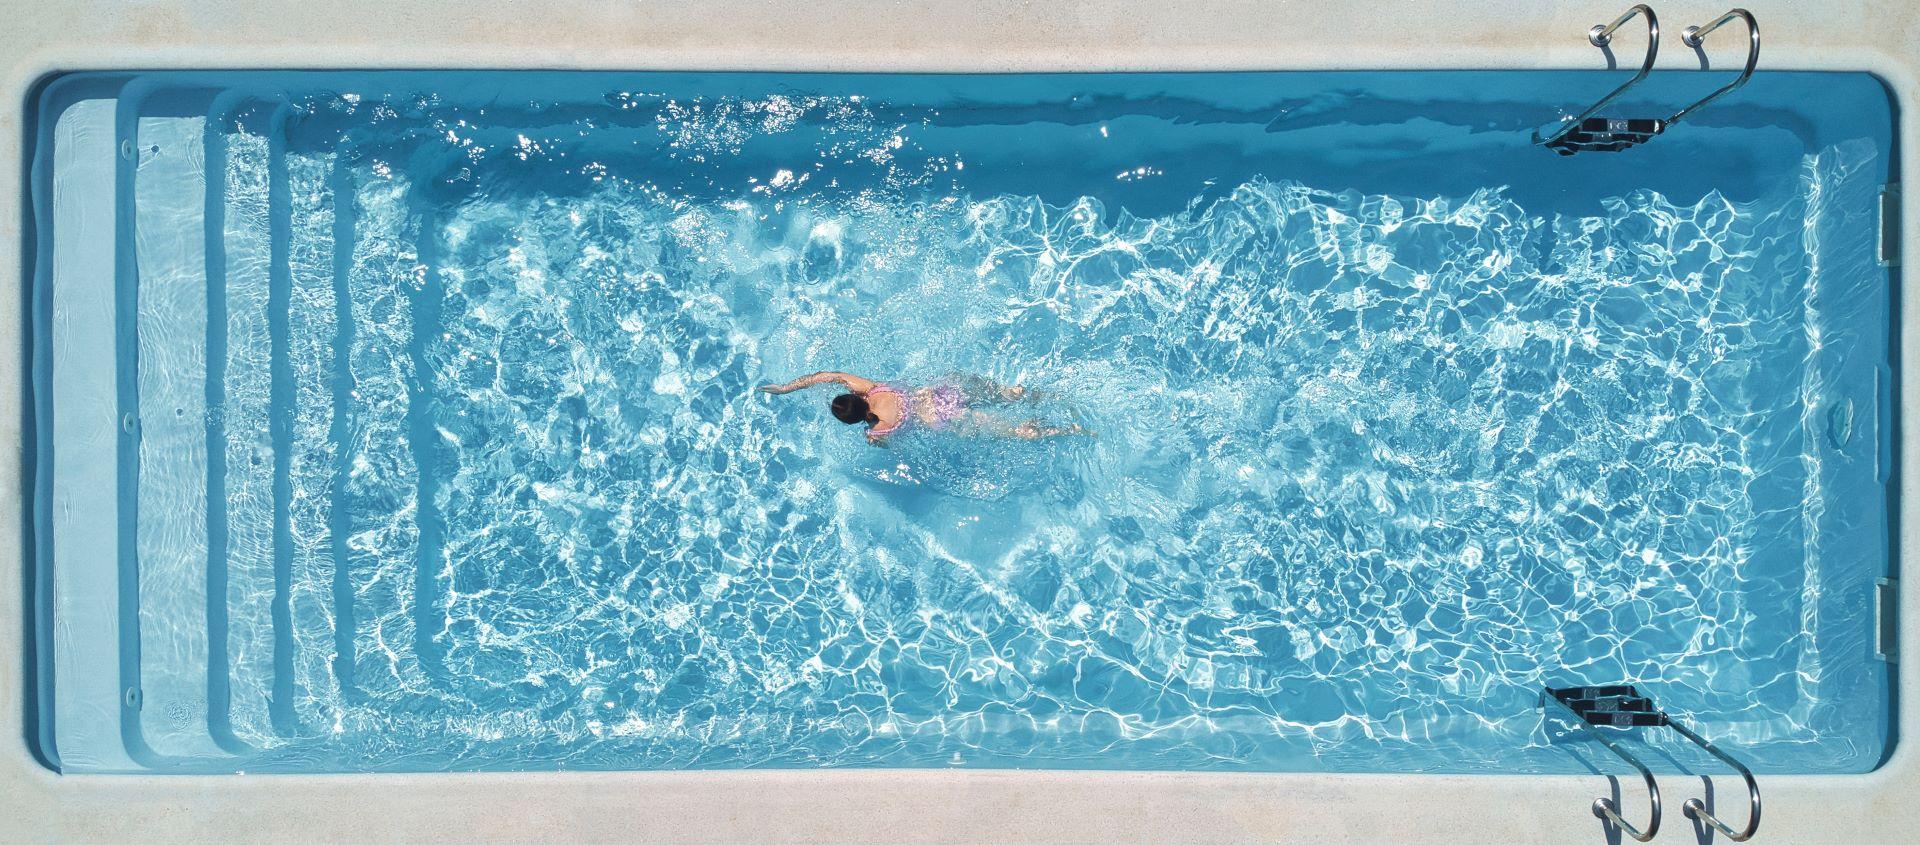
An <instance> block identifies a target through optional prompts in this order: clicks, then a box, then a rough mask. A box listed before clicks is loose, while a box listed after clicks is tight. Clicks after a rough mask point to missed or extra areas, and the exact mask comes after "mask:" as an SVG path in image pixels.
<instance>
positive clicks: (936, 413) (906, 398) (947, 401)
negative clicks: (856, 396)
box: [867, 384, 967, 440]
mask: <svg viewBox="0 0 1920 845" xmlns="http://www.w3.org/2000/svg"><path fill="white" fill-rule="evenodd" d="M907 391H908V388H903V387H900V386H899V385H893V384H875V385H874V386H873V389H872V390H870V391H868V392H867V398H868V399H869V400H871V399H872V398H873V396H874V395H875V394H880V393H886V394H891V395H893V396H896V397H898V398H899V399H900V419H899V421H897V422H895V423H894V424H893V425H885V426H880V425H877V426H874V427H873V428H870V429H867V439H868V440H878V439H880V438H882V437H886V436H887V435H890V434H894V433H897V432H899V431H900V430H901V429H903V428H906V427H907V423H909V422H911V421H912V420H913V398H912V397H911V396H910V395H909V394H908V392H907ZM927 399H928V400H929V404H930V405H932V407H931V409H930V411H931V414H930V416H929V418H928V419H926V424H927V427H928V428H933V429H940V428H945V427H946V426H947V423H950V422H953V421H954V420H957V419H959V418H960V415H961V414H964V413H966V411H967V395H966V394H965V393H961V392H960V388H957V387H954V386H953V385H950V384H940V385H935V386H933V387H932V388H929V389H928V390H927Z"/></svg>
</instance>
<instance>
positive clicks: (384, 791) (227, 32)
mask: <svg viewBox="0 0 1920 845" xmlns="http://www.w3.org/2000/svg"><path fill="white" fill-rule="evenodd" d="M0 3H4V15H5V19H6V20H7V21H8V26H7V27H6V28H5V29H4V30H0V56H4V57H6V58H5V59H0V62H4V71H3V72H0V82H3V83H4V87H5V89H6V91H7V92H8V96H9V97H10V102H12V103H13V104H14V105H13V106H12V107H10V108H7V109H4V110H0V154H4V157H5V158H6V159H7V160H8V161H11V162H14V166H11V167H7V168H0V193H4V194H7V195H9V196H11V197H12V198H13V201H12V202H11V203H9V204H8V205H7V206H6V207H5V208H4V210H0V232H4V233H5V234H6V235H8V236H10V237H11V238H12V240H13V242H14V243H16V244H18V243H19V238H20V235H21V217H20V214H21V210H22V202H21V192H22V183H21V176H22V172H23V167H22V166H21V165H20V156H21V140H22V138H21V129H22V127H21V119H22V106H23V104H24V103H25V102H26V99H27V92H28V90H29V89H30V88H31V86H32V85H34V83H35V81H36V80H38V79H40V78H41V77H42V76H44V75H46V74H48V73H52V72H58V71H63V70H78V69H115V68H186V67H192V68H226V67H254V68H293V67H306V68H348V67H359V68H403V67H404V68H441V67H473V68H602V69H636V70H638V69H647V70H790V71H797V70H812V71H922V72H927V71H933V72H959V71H974V72H1006V71H1075V70H1078V71H1096V70H1106V71H1125V70H1229V69H1230V70H1283V69H1299V70H1306V69H1329V68H1368V69H1398V68H1408V69H1412V68H1424V69H1437V68H1578V69H1597V68H1599V67H1602V64H1601V59H1600V57H1599V56H1597V55H1596V54H1595V52H1596V51H1594V50H1593V48H1592V47H1590V46H1589V45H1587V44H1586V42H1585V39H1584V38H1583V37H1582V36H1583V34H1584V33H1585V31H1586V29H1587V27H1589V26H1591V25H1592V24H1593V23H1595V22H1598V21H1599V20H1600V19H1601V18H1603V17H1608V16H1610V15H1612V14H1615V13H1617V12H1618V11H1619V10H1620V8H1623V7H1624V6H1625V5H1626V4H1625V3H1607V4H1584V3H1583V4H1526V5H1525V6H1524V7H1519V8H1494V7H1490V6H1486V5H1484V4H1473V3H1465V2H1453V3H1439V2H1415V3H1406V4H1384V3H1348V4H1335V3H1305V2H1297V1H1296V0H1265V2H1249V1H1248V0H1218V1H1217V2H1206V0H1173V1H1172V2H1164V3H1158V4H1152V3H1126V2H1119V1H1118V0H1080V2H1074V3H1051V4H1042V3H1029V2H965V0H950V2H929V0H901V2H887V0H841V2H835V0H821V2H816V3H811V4H782V5H779V6H777V7H776V6H775V5H774V4H768V3H756V2H747V0H711V2H685V1H684V0H675V2H640V0H625V2H616V0H548V1H547V2H520V1H519V0H462V2H452V0H415V1H414V2H407V3H393V2H370V1H369V0H334V2H328V3H300V2H289V1H288V0H263V1H262V2H253V3H244V2H232V0H204V2H198V3H189V2H185V1H184V0H146V1H145V2H135V0H121V2H113V0H74V2H65V3H49V2H31V0H0ZM1536 5H1537V6H1538V7H1537V8H1536V7H1535V6H1536ZM1724 9H1725V4H1724V3H1718V2H1716V3H1712V4H1706V3H1701V2H1698V0H1683V2H1680V3H1675V4H1667V3H1660V4H1656V10H1657V11H1658V12H1659V13H1660V14H1661V15H1662V16H1663V17H1664V19H1665V23H1666V24H1667V28H1668V30H1669V36H1668V37H1669V38H1670V39H1672V40H1673V41H1674V42H1677V41H1678V38H1677V35H1678V30H1679V29H1680V28H1683V27H1684V26H1686V25H1688V24H1691V23H1699V22H1704V21H1706V20H1708V19H1710V18H1712V17H1713V16H1715V15H1718V14H1719V13H1720V12H1722V11H1724ZM1753 9H1754V11H1755V13H1756V14H1757V15H1758V16H1759V18H1760V19H1761V25H1762V27H1763V28H1764V29H1765V32H1766V50H1765V53H1764V55H1763V57H1762V63H1761V67H1762V68H1763V69H1769V70H1780V69H1795V70H1856V71H1869V72H1872V73H1875V74H1877V75H1879V76H1880V77H1881V78H1882V79H1883V80H1885V81H1886V82H1887V83H1888V85H1889V86H1890V87H1891V88H1892V89H1893V91H1894V92H1895V95H1896V98H1897V100H1898V103H1897V106H1896V107H1897V108H1899V107H1902V106H1906V104H1908V103H1909V102H1911V101H1912V100H1913V98H1914V95H1915V93H1916V92H1920V82H1917V80H1920V6H1916V5H1915V4H1913V3H1911V2H1910V1H1908V2H1895V1H1894V0H1854V2H1806V3H1794V4H1789V3H1762V4H1758V5H1755V6H1753ZM1733 61H1735V58H1734V57H1731V56H1729V57H1726V58H1723V59H1717V62H1716V63H1720V62H1724V63H1726V64H1731V63H1732V62H1733ZM1694 66H1695V65H1694V59H1693V57H1692V56H1690V55H1688V54H1687V51H1686V50H1685V49H1684V48H1680V47H1676V46H1672V45H1671V44H1670V45H1669V46H1668V56H1667V57H1666V58H1665V59H1664V60H1663V62H1662V64H1661V67H1662V68H1663V69H1668V68H1671V69H1676V70H1678V69H1686V68H1691V67H1694ZM1897 120H1898V121H1899V128H1898V135H1899V139H1900V141H1901V142H1903V146H1904V147H1905V148H1906V149H1915V148H1916V144H1920V125H1916V122H1915V120H1914V118H1913V115H1912V114H1911V112H1910V110H1909V109H1907V108H1899V113H1898V114H1897ZM1916 194H1920V192H1915V191H1907V192H1905V194H1904V197H1903V200H1902V202H1903V204H1904V205H1903V208H1904V217H1903V220H1904V221H1905V222H1904V226H1903V231H1902V232H1901V238H1902V243H1903V251H1904V253H1905V254H1907V255H1920V226H1916V222H1915V221H1920V197H1917V196H1916ZM20 259H21V252H20V250H18V249H11V250H7V251H5V252H4V254H0V273H5V274H8V276H7V277H9V278H13V279H19V278H20V270H21V268H20ZM22 293H24V291H22ZM0 301H3V302H4V304H0V309H4V311H5V317H6V319H5V320H4V322H0V334H4V336H5V340H6V341H7V342H6V343H5V344H4V345H3V346H0V348H4V350H5V352H4V353H0V354H3V355H4V356H5V363H4V366H0V383H3V384H4V388H5V389H4V397H5V398H4V399H3V400H0V402H3V403H4V410H5V411H6V413H4V414H0V427H4V432H5V436H6V437H7V438H10V439H11V442H14V443H20V442H21V437H22V416H21V414H22V406H21V402H22V399H23V391H24V385H23V384H22V382H21V377H22V374H23V372H24V362H23V360H22V358H21V355H22V348H21V344H20V338H19V335H18V332H19V331H20V328H21V321H22V319H23V317H24V314H23V311H22V308H23V306H24V298H23V297H22V296H14V297H7V298H5V299H4V300H0ZM1901 308H1902V315H1901V319H1902V321H1903V324H1913V323H1914V321H1915V318H1916V317H1920V301H1917V300H1916V298H1913V297H1908V298H1905V299H1904V300H1903V301H1902V303H1901ZM1900 342H1901V349H1900V353H1899V354H1900V356H1901V362H1902V367H1903V375H1902V376H1901V382H1902V390H1903V391H1905V392H1904V393H1903V394H1902V395H1903V397H1907V398H1904V399H1903V407H1913V401H1912V399H1911V397H1912V396H1913V395H1914V392H1913V391H1912V390H1911V389H1910V388H1911V387H1913V386H1914V385H1915V384H1916V380H1915V378H1914V376H1913V375H1912V373H1913V372H1915V371H1916V365H1920V339H1916V337H1915V335H1914V333H1912V332H1903V333H1902V335H1901V337H1900ZM1903 436H1904V439H1903V442H1902V446H1901V454H1902V455H1903V460H1904V461H1908V462H1911V461H1912V460H1913V458H1914V457H1915V456H1916V455H1920V452H1917V451H1916V447H1920V433H1916V432H1915V431H1914V430H1912V429H1908V430H1907V431H1906V432H1905V433H1904V435H1903ZM0 471H3V472H5V473H7V474H9V475H10V476H11V477H12V478H13V479H14V484H15V488H14V489H16V490H18V489H21V488H20V482H21V472H22V464H21V452H20V450H18V449H10V450H7V451H6V453H5V455H4V457H0ZM1917 490H1920V488H1916V486H1915V484H1914V481H1913V478H1912V476H1911V475H1908V476H1904V477H1903V478H1902V481H1901V492H1902V496H1901V513H1900V526H1901V528H1900V546H1901V548H1902V549H1903V550H1904V549H1911V548H1914V544H1915V541H1916V540H1920V529H1917V528H1916V525H1920V520H1916V519H1915V518H1914V517H1915V516H1916V515H1920V505H1916V502H1920V496H1916V495H1915V493H1916V492H1917ZM21 505H22V501H21V498H20V497H19V496H17V495H16V496H14V497H12V498H10V499H8V500H7V505H6V506H7V507H8V508H9V510H10V513H9V516H10V517H11V519H9V520H7V521H6V522H5V526H4V527H0V548H4V549H6V550H7V551H6V552H5V554H4V555H3V557H5V558H6V559H5V560H4V561H0V664H3V665H4V667H5V670H4V672H0V796H5V799H4V806H5V809H6V810H8V811H9V812H7V813H6V814H5V815H4V817H0V841H58V842H82V841H129V842H158V841H181V842H213V841H218V842H228V841H233V842H238V841H264V840H273V841H276V842H286V841H340V840H350V839H352V840H359V839H371V840H375V841H403V840H404V841H440V840H449V841H532V840H548V839H565V840H578V841H625V842H631V841H656V840H674V841H713V842H741V841H756V842H789V841H791V842H811V841H831V842H875V843H898V842H902V841H936V842H981V841H1034V842H1042V841H1045V842H1114V841H1143V842H1166V841H1175V840H1179V841H1210V842H1237V841H1249V840H1275V841H1300V842H1377V841H1383V840H1391V841H1398V842H1409V843H1411V842H1456V841H1459V840H1460V839H1461V838H1462V834H1463V833H1469V834H1471V835H1472V836H1473V838H1475V839H1478V840H1481V841H1489V842H1549V841H1551V842H1582V841H1590V842H1601V841H1607V839H1606V837H1605V834H1604V831H1603V829H1602V828H1601V825H1600V823H1599V821H1598V820H1597V819H1595V818H1593V817H1592V816H1591V815H1589V814H1588V813H1587V810H1586V807H1587V805H1588V804H1589V803H1590V802H1591V801H1592V799H1593V797H1594V796H1596V795H1601V794H1607V793H1608V791H1609V785H1608V783H1607V782H1606V780H1604V779H1602V778H1599V777H1594V776H1552V777H1538V776H1527V777H1514V776H1495V775H1484V776H1454V775H1415V776H1403V775H1284V774H1275V775H1264V774H1203V773H1173V772H1166V773H1152V772H1144V773H1135V772H1021V771H982V772H969V771H932V770H924V771H895V770H862V771H763V772H759V771H750V772H651V773H649V772H633V773H593V774H588V773H564V772H563V773H528V774H449V775H379V776H357V775H333V776H271V777H245V776H216V777H193V776H125V777H121V776H67V777H62V776H58V775H55V774H53V773H52V772H51V771H49V770H48V769H46V768H45V767H44V766H42V765H40V764H39V763H38V762H37V761H36V760H35V759H34V758H33V757H32V755H31V754H30V752H29V751H28V749H27V746H26V742H25V730H26V727H25V725H24V724H23V717H24V714H25V705H24V702H23V693H24V678H25V671H26V670H25V666H24V662H23V660H22V658H23V641H22V634H23V624H24V623H23V619H22V611H23V609H24V602H23V597H22V593H21V590H22V586H23V584H22V574H23V572H24V560H23V558H22V553H23V551H24V549H23V547H22V542H23V538H22V536H21V527H22V525H23V524H24V518H25V517H24V514H22V513H21ZM1901 557H1902V559H1903V560H1904V558H1905V557H1906V555H1905V554H1904V552H1903V553H1902V554H1901ZM1896 566H1897V564H1896ZM1905 593H1906V594H1905V596H1903V598H1902V606H1901V608H1900V628H1901V636H1902V637H1903V638H1904V639H1906V640H1907V641H1909V642H1916V641H1920V639H1916V638H1920V600H1916V593H1920V591H1915V590H1908V591H1905ZM1916 674H1917V673H1914V672H1902V673H1900V676H1899V678H1898V679H1897V685H1898V689H1899V692H1900V696H1899V698H1900V699H1903V700H1906V701H1915V700H1920V678H1916ZM1915 709H1916V708H1912V707H1903V708H1901V709H1900V711H1899V713H1898V714H1897V719H1898V727H1897V732H1898V733H1899V734H1902V735H1907V736H1914V735H1920V717H1917V716H1916V715H1915ZM1911 746H1912V743H1907V742H1901V743H1899V744H1897V745H1896V747H1895V752H1894V754H1893V756H1892V758H1891V759H1890V760H1888V762H1887V763H1886V765H1884V766H1882V767H1881V768H1880V769H1878V770H1876V771H1874V772H1871V773H1868V774H1864V775H1836V776H1802V777H1793V776H1775V777H1770V778H1768V779H1767V782H1766V784H1765V786H1764V788H1765V789H1766V790H1767V820H1766V825H1765V828H1764V830H1763V833H1762V836H1763V837H1765V841H1770V842H1885V841H1897V840H1898V839H1899V838H1900V834H1897V833H1895V832H1894V831H1903V830H1907V829H1910V828H1912V827H1913V826H1915V825H1916V824H1920V805H1916V803H1915V802H1914V801H1913V800H1912V797H1911V796H1912V795H1913V794H1914V792H1915V790H1916V788H1920V751H1916V750H1915V749H1913V748H1912V747H1911ZM1716 787H1717V788H1716V793H1717V794H1718V795H1720V796H1722V798H1723V803H1725V800H1726V797H1727V796H1733V795H1735V794H1737V787H1736V786H1735V785H1734V782H1733V781H1731V780H1730V779H1723V780H1721V781H1719V782H1718V783H1717V784H1716ZM1669 792H1670V796H1669V800H1670V801H1674V802H1678V801H1681V800H1684V799H1685V798H1687V797H1693V796H1697V795H1700V794H1701V792H1702V788H1701V785H1700V784H1699V783H1698V782H1697V781H1696V782H1684V781H1681V780H1679V779H1672V780H1671V781H1670V786H1669ZM1631 800H1633V799H1629V801H1631ZM1638 809H1639V808H1638V807H1637V806H1633V805H1630V812H1634V811H1637V810H1638ZM1676 809H1677V808H1676ZM1668 825H1669V827H1668V829H1667V830H1666V831H1665V836H1664V837H1663V838H1662V840H1660V841H1669V842H1679V841H1687V840H1688V838H1689V836H1690V835H1691V834H1692V830H1691V829H1690V828H1689V825H1688V824H1687V821H1686V820H1685V819H1684V818H1683V817H1681V816H1679V815H1678V814H1677V812H1676V813H1673V814H1671V815H1670V818H1669V821H1668Z"/></svg>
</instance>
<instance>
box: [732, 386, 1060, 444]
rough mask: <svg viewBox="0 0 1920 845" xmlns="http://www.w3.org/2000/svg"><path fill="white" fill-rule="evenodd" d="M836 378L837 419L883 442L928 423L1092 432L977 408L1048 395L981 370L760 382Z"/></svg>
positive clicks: (991, 430)
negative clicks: (908, 379)
mask: <svg viewBox="0 0 1920 845" xmlns="http://www.w3.org/2000/svg"><path fill="white" fill-rule="evenodd" d="M827 382H833V383H835V384H839V385H842V386H844V387H846V389H847V392H846V393H842V394H840V395H839V396H835V397H833V402H832V403H831V404H829V406H828V407H829V408H831V409H832V410H833V416H834V418H835V419H838V420H839V421H841V422H843V423H846V424H848V425H853V424H855V423H862V422H864V423H866V424H867V442H869V443H873V444H876V445H877V444H880V443H884V442H885V441H886V439H887V437H888V436H889V435H892V434H897V433H899V432H900V431H901V430H903V429H905V428H907V427H909V426H913V425H921V426H925V427H927V428H929V429H945V428H956V429H962V430H964V431H966V432H967V433H984V434H993V435H998V436H1002V437H1018V438H1020V439H1022V440H1038V439H1040V438H1042V437H1058V436H1060V435H1063V434H1090V433H1091V432H1089V431H1087V430H1086V429H1084V428H1081V427H1080V426H1078V425H1068V426H1064V427H1062V426H1050V425H1047V424H1046V423H1045V422H1044V421H1042V420H1038V419H1030V420H1027V421H1025V422H1021V423H1018V424H1014V423H1010V422H1008V421H1007V420H1004V419H1001V418H1000V417H998V416H995V415H993V414H988V413H984V412H982V411H979V410H977V409H976V406H979V405H992V404H1009V403H1013V402H1019V401H1023V400H1037V399H1043V398H1045V396H1044V395H1043V394H1041V393H1039V392H1038V391H1033V390H1028V389H1026V388H1024V387H1020V386H1019V385H1014V386H1012V387H1007V386H1003V385H998V384H994V383H993V382H991V381H988V380H986V379H984V378H980V377H979V376H961V375H956V376H950V377H948V378H946V379H944V380H942V381H941V382H939V383H937V384H934V385H932V386H930V387H910V386H907V385H900V384H889V383H885V382H877V381H872V380H869V379H864V378H861V377H859V376H856V375H852V374H850V373H832V372H821V373H814V374H813V375H810V376H801V377H800V378H797V379H794V380H793V381H790V382H787V383H786V384H769V385H765V386H763V387H761V388H760V389H761V390H764V391H766V392H768V393H775V394H779V393H792V392H794V391H796V390H800V389H802V388H808V387H813V386H814V385H818V384H826V383H827Z"/></svg>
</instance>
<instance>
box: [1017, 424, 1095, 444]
mask: <svg viewBox="0 0 1920 845" xmlns="http://www.w3.org/2000/svg"><path fill="white" fill-rule="evenodd" d="M1075 434H1084V435H1087V436H1088V437H1092V436H1093V431H1092V430H1091V429H1088V428H1086V427H1084V426H1082V425H1080V424H1079V423H1069V424H1067V425H1064V426H1055V425H1047V424H1046V423H1045V422H1042V421H1040V420H1027V421H1026V422H1023V423H1021V424H1019V425H1017V426H1014V427H1013V436H1015V437H1018V438H1020V439H1021V440H1039V439H1041V438H1044V437H1066V436H1069V435H1075Z"/></svg>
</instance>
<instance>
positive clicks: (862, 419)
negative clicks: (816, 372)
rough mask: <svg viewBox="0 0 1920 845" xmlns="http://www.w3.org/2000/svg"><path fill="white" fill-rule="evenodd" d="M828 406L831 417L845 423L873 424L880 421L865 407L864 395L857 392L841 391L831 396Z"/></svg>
mask: <svg viewBox="0 0 1920 845" xmlns="http://www.w3.org/2000/svg"><path fill="white" fill-rule="evenodd" d="M829 407H831V408H833V418H834V419H837V420H839V421H841V422H843V423H846V424H847V425H853V424H854V423H866V424H868V425H873V424H874V423H877V422H879V421H880V420H879V418H877V417H875V416H874V415H873V412H872V411H871V410H869V409H868V408H867V400H866V397H864V396H861V395H860V394H858V393H842V394H840V395H839V396H835V397H833V404H832V405H831V406H829Z"/></svg>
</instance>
